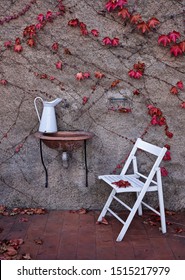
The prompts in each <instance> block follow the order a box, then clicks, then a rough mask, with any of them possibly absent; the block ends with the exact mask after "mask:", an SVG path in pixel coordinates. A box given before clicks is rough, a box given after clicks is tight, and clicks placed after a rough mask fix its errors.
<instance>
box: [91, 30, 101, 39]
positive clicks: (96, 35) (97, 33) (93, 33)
mask: <svg viewBox="0 0 185 280" xmlns="http://www.w3.org/2000/svg"><path fill="white" fill-rule="evenodd" d="M91 34H92V35H93V36H95V37H98V36H99V31H98V30H96V29H92V30H91Z"/></svg>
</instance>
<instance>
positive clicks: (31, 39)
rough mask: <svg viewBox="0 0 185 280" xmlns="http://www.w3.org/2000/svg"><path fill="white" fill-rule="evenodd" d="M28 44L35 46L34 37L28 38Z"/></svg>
mask: <svg viewBox="0 0 185 280" xmlns="http://www.w3.org/2000/svg"><path fill="white" fill-rule="evenodd" d="M27 45H28V46H30V47H31V48H32V47H33V46H35V41H34V39H33V38H29V39H28V40H27Z"/></svg>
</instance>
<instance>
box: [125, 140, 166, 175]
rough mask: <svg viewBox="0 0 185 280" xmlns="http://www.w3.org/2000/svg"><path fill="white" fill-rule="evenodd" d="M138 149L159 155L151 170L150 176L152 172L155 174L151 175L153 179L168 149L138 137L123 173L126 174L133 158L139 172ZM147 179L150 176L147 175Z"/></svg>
mask: <svg viewBox="0 0 185 280" xmlns="http://www.w3.org/2000/svg"><path fill="white" fill-rule="evenodd" d="M138 149H140V150H143V151H145V152H148V153H150V154H153V155H155V156H157V159H156V161H155V163H154V165H153V167H152V169H151V172H150V174H149V177H150V175H151V174H153V175H152V177H151V179H152V178H153V176H154V174H155V172H156V169H157V168H158V167H159V165H160V163H161V161H162V159H163V157H164V155H165V153H166V151H167V149H166V148H164V147H163V148H160V147H157V146H155V145H153V144H150V143H147V142H145V141H143V140H142V139H141V138H138V139H137V141H136V143H135V145H134V147H133V148H132V151H131V153H130V155H129V157H128V159H127V161H126V163H125V165H124V167H123V169H122V171H121V175H124V174H126V172H127V169H128V168H129V166H130V164H131V162H132V161H133V160H134V165H135V171H136V173H137V172H138V170H137V161H136V159H135V154H136V151H137V150H138ZM147 179H148V177H147Z"/></svg>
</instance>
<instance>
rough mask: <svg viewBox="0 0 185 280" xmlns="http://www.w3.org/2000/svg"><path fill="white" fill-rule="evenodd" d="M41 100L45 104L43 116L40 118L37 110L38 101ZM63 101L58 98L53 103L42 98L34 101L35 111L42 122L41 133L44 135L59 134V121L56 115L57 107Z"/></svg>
mask: <svg viewBox="0 0 185 280" xmlns="http://www.w3.org/2000/svg"><path fill="white" fill-rule="evenodd" d="M38 99H40V100H41V101H42V104H43V110H42V116H41V117H40V115H39V111H38V109H37V104H36V101H37V100H38ZM61 101H62V99H61V98H56V99H55V100H53V101H44V100H43V99H42V98H41V97H36V98H35V99H34V105H35V110H36V112H37V116H38V119H39V122H40V125H39V131H40V132H43V133H54V132H57V121H56V115H55V106H56V105H57V104H59V103H60V102H61Z"/></svg>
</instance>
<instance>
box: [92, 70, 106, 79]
mask: <svg viewBox="0 0 185 280" xmlns="http://www.w3.org/2000/svg"><path fill="white" fill-rule="evenodd" d="M94 76H95V78H97V79H102V78H103V77H105V74H103V73H101V72H99V71H96V72H95V73H94Z"/></svg>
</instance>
